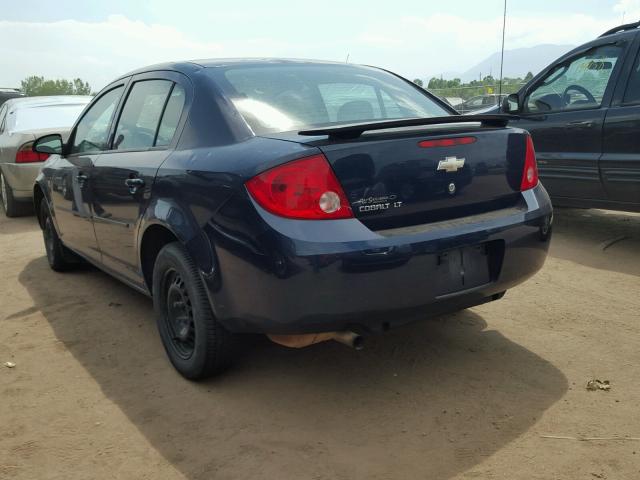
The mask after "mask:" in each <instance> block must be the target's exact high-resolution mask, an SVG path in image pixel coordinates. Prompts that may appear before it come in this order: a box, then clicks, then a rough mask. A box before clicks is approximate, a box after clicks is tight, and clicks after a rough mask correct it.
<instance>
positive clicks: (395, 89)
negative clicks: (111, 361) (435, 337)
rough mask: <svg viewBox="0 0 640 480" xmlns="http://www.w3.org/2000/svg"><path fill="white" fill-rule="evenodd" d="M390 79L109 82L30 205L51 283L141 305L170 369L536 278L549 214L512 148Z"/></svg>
mask: <svg viewBox="0 0 640 480" xmlns="http://www.w3.org/2000/svg"><path fill="white" fill-rule="evenodd" d="M508 120H509V118H508V117H507V116H502V115H480V116H472V117H468V116H460V115H457V114H456V112H455V111H454V110H452V109H451V108H450V107H449V106H447V105H446V104H445V103H443V102H441V101H440V100H438V99H437V98H435V97H433V96H431V95H430V94H429V93H427V92H425V91H424V90H422V89H421V88H419V87H417V86H415V85H413V84H412V83H411V82H409V81H407V80H405V79H403V78H401V77H399V76H397V75H394V74H392V73H390V72H387V71H384V70H381V69H377V68H372V67H364V66H356V65H349V64H338V63H328V62H312V61H289V60H207V61H198V62H185V63H174V64H165V65H159V66H153V67H148V68H144V69H141V70H138V71H136V72H132V73H130V74H128V75H125V76H123V77H122V78H119V79H118V80H116V81H114V82H113V83H111V84H110V85H109V86H107V87H106V88H105V89H104V90H103V91H102V92H100V93H99V94H98V95H97V96H96V97H95V99H94V100H93V102H92V103H91V104H90V105H89V106H88V107H87V108H86V109H85V111H84V112H83V114H82V115H81V116H80V119H79V120H78V121H77V123H76V125H75V126H74V127H73V129H72V131H71V134H70V136H69V138H68V139H67V138H65V139H63V138H61V137H60V136H59V135H48V136H46V137H42V138H40V139H38V140H37V141H36V142H35V143H34V147H33V148H34V150H35V151H36V152H40V153H47V154H51V157H50V159H49V160H48V161H47V163H46V164H45V165H44V167H43V170H42V173H41V174H40V176H39V177H38V180H37V182H36V185H35V187H34V199H35V204H36V211H37V212H38V218H39V222H40V225H41V226H42V229H43V233H44V240H45V246H46V252H47V258H48V260H49V263H50V265H51V267H52V268H53V269H54V270H56V271H62V270H67V269H69V268H71V267H73V266H74V265H75V264H77V263H78V262H79V261H88V262H90V263H92V264H94V265H96V266H98V267H99V268H101V269H103V270H104V271H106V272H108V273H109V274H111V275H113V276H114V277H116V278H118V279H120V280H122V281H123V282H125V283H127V284H128V285H130V286H131V287H133V288H135V289H137V290H139V291H141V292H144V293H146V294H148V295H150V296H152V297H153V302H154V306H155V309H156V312H157V317H158V328H159V331H160V335H161V337H162V341H163V343H164V346H165V349H166V351H167V354H168V356H169V358H170V359H171V362H172V363H173V365H174V366H175V368H176V369H177V370H178V371H179V372H180V373H181V374H182V375H184V376H185V377H187V378H190V379H198V378H204V377H207V376H210V375H212V374H214V373H216V372H219V371H220V370H221V369H223V368H224V367H225V366H227V365H228V364H229V362H230V360H231V358H232V357H233V354H234V350H235V348H234V344H235V341H236V340H237V338H238V337H239V335H238V334H240V333H265V334H267V335H269V337H270V338H271V339H272V340H274V341H276V342H277V343H280V344H283V345H287V346H291V347H302V346H306V345H310V344H312V343H317V342H319V341H323V340H328V339H335V340H339V341H341V342H343V343H347V344H350V345H352V346H356V347H358V346H360V344H361V340H362V337H363V336H364V335H366V334H369V333H372V332H379V331H384V330H387V329H388V328H391V327H394V326H397V325H399V324H402V323H404V322H407V321H410V320H413V319H416V318H418V317H419V318H425V317H426V316H432V315H439V314H443V313H447V312H452V311H456V310H459V309H463V308H467V307H471V306H474V305H479V304H482V303H485V302H489V301H492V300H497V299H499V298H501V297H502V296H503V295H504V293H505V291H506V290H507V289H509V288H511V287H514V286H516V285H518V284H519V283H521V282H523V281H524V280H526V279H527V278H529V277H530V276H531V275H533V274H534V273H535V272H536V271H538V270H539V269H540V267H541V266H542V265H543V263H544V260H545V258H546V255H547V249H548V245H549V238H550V232H551V223H552V208H551V204H550V202H549V197H548V196H547V193H546V191H545V189H544V188H543V187H542V185H541V184H540V183H539V182H538V173H537V167H536V160H535V152H534V149H533V144H532V141H531V138H530V137H529V135H528V134H527V133H526V132H525V131H523V130H519V129H514V128H507V127H506V126H505V125H506V124H507V122H508Z"/></svg>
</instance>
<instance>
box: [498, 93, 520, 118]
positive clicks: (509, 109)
mask: <svg viewBox="0 0 640 480" xmlns="http://www.w3.org/2000/svg"><path fill="white" fill-rule="evenodd" d="M519 109H520V97H519V96H518V94H517V93H512V94H511V95H507V96H506V97H504V99H503V100H502V109H501V110H502V113H518V111H519Z"/></svg>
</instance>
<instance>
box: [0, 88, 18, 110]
mask: <svg viewBox="0 0 640 480" xmlns="http://www.w3.org/2000/svg"><path fill="white" fill-rule="evenodd" d="M18 97H24V93H22V92H21V91H20V90H18V89H17V88H0V106H2V104H3V103H4V102H6V101H7V100H9V99H10V98H18Z"/></svg>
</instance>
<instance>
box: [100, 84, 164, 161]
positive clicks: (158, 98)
mask: <svg viewBox="0 0 640 480" xmlns="http://www.w3.org/2000/svg"><path fill="white" fill-rule="evenodd" d="M172 86H173V82H170V81H169V80H142V81H139V82H136V83H134V84H133V87H132V88H131V92H130V93H129V96H128V97H127V101H126V102H125V104H124V108H123V109H122V114H121V115H120V120H118V127H117V128H116V134H115V136H114V141H113V149H114V150H130V149H146V148H151V147H153V144H154V141H155V136H156V130H157V128H158V124H159V122H160V116H161V115H162V111H163V109H164V106H165V103H166V100H167V96H168V95H169V92H170V90H171V87H172Z"/></svg>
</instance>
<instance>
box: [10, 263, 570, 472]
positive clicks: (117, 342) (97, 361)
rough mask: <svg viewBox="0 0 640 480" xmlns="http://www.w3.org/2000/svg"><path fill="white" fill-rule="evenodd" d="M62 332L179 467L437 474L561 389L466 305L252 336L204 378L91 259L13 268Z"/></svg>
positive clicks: (133, 296)
mask: <svg viewBox="0 0 640 480" xmlns="http://www.w3.org/2000/svg"><path fill="white" fill-rule="evenodd" d="M20 282H21V283H22V284H23V285H24V286H25V287H26V288H27V290H28V292H29V293H30V295H31V297H32V298H33V301H34V305H35V306H36V307H37V308H38V309H39V310H40V311H41V312H42V314H43V316H44V317H45V318H46V320H47V321H48V322H49V324H50V325H51V327H52V329H53V331H54V333H55V335H56V336H57V338H58V339H59V340H60V341H61V342H62V343H63V344H64V345H65V347H66V348H67V349H68V351H69V352H71V353H72V354H73V356H74V357H75V358H76V359H77V360H78V361H79V362H80V363H81V364H82V365H83V366H84V368H86V370H87V371H88V372H89V373H90V374H91V375H92V376H93V378H94V379H95V380H96V381H97V383H98V384H99V385H100V387H101V389H102V391H103V392H104V394H105V395H106V396H107V397H108V398H109V399H110V400H112V401H113V402H115V403H116V404H117V405H118V406H119V408H120V409H121V410H122V411H123V412H124V413H125V414H126V416H127V417H128V418H129V420H130V421H131V422H132V423H133V424H134V425H135V426H136V427H137V428H138V429H139V431H140V432H141V433H142V434H143V435H144V436H145V437H146V438H147V439H148V441H149V442H150V444H151V445H152V446H153V447H154V448H155V449H157V451H159V452H160V453H161V454H162V455H163V456H164V457H165V458H166V459H167V460H168V461H169V462H171V463H172V464H173V465H174V466H175V467H176V468H177V469H178V470H179V471H180V472H181V473H183V474H184V475H185V477H187V478H189V479H192V480H195V479H200V478H322V479H324V478H327V479H328V478H331V479H343V478H344V479H352V478H365V477H366V478H391V477H393V478H438V479H445V478H450V477H451V476H454V475H455V474H457V473H460V472H462V471H465V470H467V469H470V468H472V467H474V466H475V465H477V464H478V463H480V462H481V461H483V460H484V459H486V458H487V457H488V456H489V455H491V454H493V453H494V452H496V451H498V450H499V449H500V448H502V447H504V446H505V445H506V444H508V443H509V442H511V441H513V440H514V439H516V438H517V437H518V436H519V435H521V434H522V433H523V432H525V431H527V430H528V429H530V428H531V427H532V426H533V425H534V424H535V423H536V421H537V420H538V419H539V418H540V416H541V415H542V414H543V413H544V412H545V410H547V409H548V408H549V407H550V406H551V405H552V404H553V403H554V402H556V401H557V400H558V399H559V398H560V397H561V396H562V395H563V394H564V393H565V391H566V390H567V388H568V385H567V380H566V378H565V377H564V375H563V374H562V373H561V372H560V371H559V370H558V369H557V368H555V367H554V366H553V365H551V364H550V363H549V362H547V361H546V360H544V359H543V358H541V357H539V356H538V355H536V354H534V353H533V352H531V351H529V350H527V349H526V348H523V347H522V346H520V345H518V344H516V343H514V342H512V341H511V340H509V339H508V338H506V337H504V336H503V335H502V334H501V333H500V332H498V331H495V330H488V329H487V324H486V322H485V321H484V320H483V318H482V317H480V316H479V315H477V314H476V313H474V312H473V311H470V310H467V311H464V312H460V313H458V314H454V315H449V316H446V317H443V318H440V319H436V320H429V321H424V322H419V323H414V324H411V325H407V326H405V327H402V328H399V329H397V330H393V331H391V332H388V333H386V334H384V335H381V336H376V337H372V338H369V339H368V342H367V345H366V347H365V349H364V350H363V351H361V352H356V351H354V350H351V349H349V348H347V347H345V346H343V345H340V344H337V343H332V342H329V343H324V344H319V345H315V346H313V347H310V348H307V349H303V350H289V349H286V348H284V347H279V346H277V345H274V344H271V343H270V342H268V341H266V340H262V338H263V337H250V339H251V341H249V342H245V343H246V344H247V346H246V347H245V352H244V354H243V355H242V356H241V358H240V360H239V362H238V364H237V365H236V366H235V368H233V369H232V370H230V371H229V372H227V373H226V374H224V375H222V376H221V377H219V378H216V379H212V380H209V381H206V382H203V383H191V382H188V381H186V380H184V379H182V378H181V377H180V376H179V375H178V374H177V373H176V372H175V371H174V370H173V369H172V367H171V366H170V365H169V363H168V361H167V359H166V357H165V354H164V351H163V349H162V346H161V344H160V341H159V337H158V335H157V333H156V329H155V324H154V321H153V311H152V306H151V302H150V300H149V299H147V298H146V297H144V296H141V295H139V294H138V293H136V292H134V291H132V290H130V289H129V288H127V287H126V286H124V285H121V284H120V283H118V282H117V281H115V280H113V279H112V278H111V277H109V276H107V275H106V274H103V273H101V272H99V271H97V270H95V269H92V268H85V269H81V270H80V271H77V272H69V273H67V274H62V275H61V274H56V273H54V272H52V271H50V270H49V268H48V266H47V262H46V259H45V258H38V259H36V260H33V261H31V262H30V263H29V264H28V265H26V267H25V268H24V270H23V271H22V272H21V274H20Z"/></svg>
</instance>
